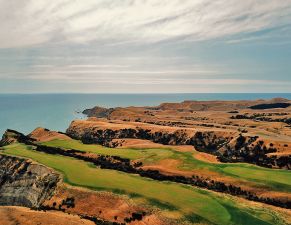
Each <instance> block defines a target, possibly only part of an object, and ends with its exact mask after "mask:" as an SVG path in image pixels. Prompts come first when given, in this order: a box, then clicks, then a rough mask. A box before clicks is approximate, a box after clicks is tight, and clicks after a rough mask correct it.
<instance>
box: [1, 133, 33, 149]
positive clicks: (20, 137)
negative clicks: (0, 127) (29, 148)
mask: <svg viewBox="0 0 291 225" xmlns="http://www.w3.org/2000/svg"><path fill="white" fill-rule="evenodd" d="M32 141H35V140H34V139H32V138H29V137H27V136H26V135H24V134H22V133H20V132H18V131H16V130H11V129H7V130H6V131H5V133H4V134H3V136H2V139H1V140H0V146H5V145H9V144H13V143H16V142H20V143H28V142H32Z"/></svg>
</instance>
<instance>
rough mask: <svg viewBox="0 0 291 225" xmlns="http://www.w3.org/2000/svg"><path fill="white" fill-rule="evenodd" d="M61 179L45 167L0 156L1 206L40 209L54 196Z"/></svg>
mask: <svg viewBox="0 0 291 225" xmlns="http://www.w3.org/2000/svg"><path fill="white" fill-rule="evenodd" d="M59 179H60V178H59V175H58V174H56V173H54V172H53V171H52V170H51V169H48V168H47V167H45V166H42V165H38V164H33V163H32V162H31V161H29V160H26V159H21V158H17V157H12V156H6V155H0V205H10V206H25V207H30V208H38V207H40V206H41V204H42V203H43V201H44V200H46V199H47V198H49V197H50V196H51V195H52V194H53V192H54V190H55V188H56V187H57V183H58V181H59Z"/></svg>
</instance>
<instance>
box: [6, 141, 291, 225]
mask: <svg viewBox="0 0 291 225" xmlns="http://www.w3.org/2000/svg"><path fill="white" fill-rule="evenodd" d="M46 144H47V145H54V146H57V145H58V146H60V144H63V146H62V147H66V148H74V149H80V150H84V151H90V152H95V153H98V154H108V155H115V154H117V155H119V156H123V157H125V156H127V157H128V158H131V159H145V161H146V159H147V158H148V157H151V158H153V161H159V160H160V159H162V158H172V157H173V158H175V157H178V159H181V160H183V162H184V164H183V165H182V167H181V168H183V166H184V167H185V168H184V169H191V168H192V167H193V168H208V167H209V168H208V169H210V170H211V169H215V168H216V169H219V171H221V173H225V174H233V175H232V176H234V177H236V176H242V175H241V174H242V173H250V171H249V170H251V172H256V169H257V171H258V174H257V176H261V173H263V175H264V176H265V175H268V176H269V175H270V177H271V180H272V181H273V182H277V183H280V184H286V185H290V183H289V182H290V179H289V181H288V178H290V177H289V176H290V175H289V174H288V173H286V174H285V173H281V171H276V170H268V169H261V168H258V167H255V166H248V165H245V164H211V163H205V162H201V161H199V160H197V159H195V158H193V157H192V155H189V154H188V153H180V152H176V151H174V150H171V149H143V150H139V149H108V148H103V147H101V146H94V145H83V144H81V143H79V142H77V141H54V142H49V143H46ZM4 153H5V154H9V155H15V156H21V157H26V158H30V159H32V160H34V161H37V162H39V163H41V164H44V165H47V166H49V167H51V168H54V169H55V170H57V171H59V172H61V173H62V174H63V175H64V181H65V182H67V183H69V184H71V185H76V186H83V187H87V188H90V189H94V190H107V191H113V192H115V193H121V194H127V195H129V196H130V197H133V198H134V199H145V200H146V201H147V202H148V204H153V205H155V206H157V207H159V208H161V209H162V210H166V211H168V213H170V214H171V213H172V214H177V213H178V214H179V215H180V216H181V219H182V220H187V221H190V222H204V223H209V224H256V225H257V224H283V222H282V220H281V219H280V216H278V215H277V213H275V212H274V211H271V210H268V209H266V208H265V209H260V208H258V207H255V206H251V205H245V204H240V203H238V202H239V201H237V199H236V198H235V197H231V198H230V197H226V196H225V195H222V194H216V193H213V192H210V191H206V190H201V189H198V188H194V187H191V186H187V185H181V184H177V183H171V182H159V181H155V180H151V179H147V178H143V177H140V176H137V175H133V174H127V173H123V172H119V171H115V170H106V169H99V168H96V167H94V166H93V165H92V164H88V163H86V162H83V161H80V160H76V159H73V158H70V157H65V156H60V155H50V154H46V153H41V152H37V151H34V150H33V149H32V147H31V146H26V145H23V144H13V145H8V146H6V147H4ZM190 158H192V160H193V161H191V162H190ZM211 165H212V166H215V167H213V168H212V167H211ZM227 165H228V166H229V167H227ZM218 166H220V167H218ZM227 168H229V169H227ZM239 168H242V170H241V171H240V170H239ZM232 169H234V170H233V171H234V172H233V171H232ZM235 169H237V170H235ZM228 170H230V171H228ZM272 171H273V173H274V175H273V177H272V176H271V175H272V174H271V172H272ZM277 172H279V173H278V176H276V175H275V174H276V173H277ZM286 172H287V171H286ZM268 173H269V174H268ZM245 176H247V178H246V179H254V180H256V178H258V177H256V174H245ZM250 176H254V177H255V178H252V177H250ZM258 179H259V180H260V179H263V178H258ZM284 179H285V180H284Z"/></svg>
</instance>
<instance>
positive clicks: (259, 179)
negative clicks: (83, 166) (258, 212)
mask: <svg viewBox="0 0 291 225" xmlns="http://www.w3.org/2000/svg"><path fill="white" fill-rule="evenodd" d="M41 144H43V145H47V146H51V147H61V148H67V149H70V148H71V149H78V150H81V151H87V152H93V153H96V154H103V155H115V156H120V157H124V158H129V159H135V160H137V159H138V160H140V161H142V162H143V163H144V165H150V164H156V163H157V162H159V161H160V160H162V159H168V158H171V159H176V160H180V161H181V165H180V166H179V169H181V170H205V171H212V172H215V173H219V174H220V175H221V176H226V177H231V178H232V179H236V180H242V181H247V182H250V185H253V186H258V187H263V188H267V189H271V190H274V191H282V192H291V172H290V171H287V170H274V169H268V168H263V167H259V166H255V165H250V164H246V163H220V164H214V163H209V162H204V161H201V160H198V159H196V158H195V157H193V153H194V154H195V152H194V151H193V153H191V152H178V151H175V150H173V149H170V148H156V149H152V148H149V149H128V148H122V149H120V148H106V147H103V146H100V145H89V144H83V143H81V142H80V141H78V140H52V141H49V142H43V143H41ZM266 178H268V179H266Z"/></svg>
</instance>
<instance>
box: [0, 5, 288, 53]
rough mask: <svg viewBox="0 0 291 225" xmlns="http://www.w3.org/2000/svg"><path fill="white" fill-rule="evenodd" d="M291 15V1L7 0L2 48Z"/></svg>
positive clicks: (249, 28)
mask: <svg viewBox="0 0 291 225" xmlns="http://www.w3.org/2000/svg"><path fill="white" fill-rule="evenodd" d="M290 20H291V0H284V1H278V0H244V1H239V0H234V1H232V0H217V1H213V0H182V1H181V0H171V1H168V0H123V1H116V0H99V1H96V0H86V1H84V0H75V1H72V0H70V1H66V0H54V1H47V0H37V1H35V0H26V1H20V0H9V1H7V0H2V1H0V27H1V30H0V47H2V48H9V47H22V46H30V45H39V44H44V43H75V42H77V43H88V42H90V41H94V42H97V43H98V42H99V43H100V44H101V43H102V44H104V43H107V44H111V45H114V44H115V43H116V44H120V43H124V44H130V43H131V42H134V43H148V42H158V41H163V40H170V39H173V38H186V39H187V40H189V41H197V40H205V39H212V38H220V37H225V36H229V35H234V34H238V33H242V32H254V31H259V30H262V29H267V28H272V27H276V26H281V25H285V24H287V23H289V21H290Z"/></svg>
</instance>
